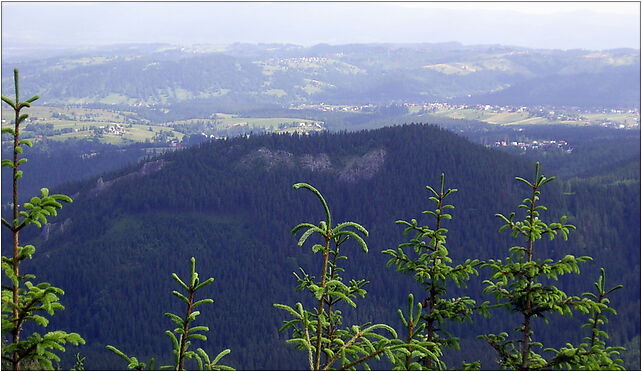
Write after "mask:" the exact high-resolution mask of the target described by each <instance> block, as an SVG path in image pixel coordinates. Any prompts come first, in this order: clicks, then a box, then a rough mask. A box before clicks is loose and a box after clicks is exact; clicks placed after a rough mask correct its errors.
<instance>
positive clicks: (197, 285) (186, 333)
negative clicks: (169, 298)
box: [107, 257, 234, 371]
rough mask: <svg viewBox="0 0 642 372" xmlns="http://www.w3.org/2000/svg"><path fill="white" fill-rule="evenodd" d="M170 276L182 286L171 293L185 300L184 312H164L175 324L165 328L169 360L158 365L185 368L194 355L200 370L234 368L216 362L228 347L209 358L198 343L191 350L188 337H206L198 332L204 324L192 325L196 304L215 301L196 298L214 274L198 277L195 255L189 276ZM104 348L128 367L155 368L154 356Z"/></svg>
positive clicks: (224, 354)
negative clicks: (144, 357) (169, 345)
mask: <svg viewBox="0 0 642 372" xmlns="http://www.w3.org/2000/svg"><path fill="white" fill-rule="evenodd" d="M172 278H174V280H175V281H176V282H177V283H178V284H179V285H180V287H181V288H182V289H183V290H184V293H181V292H179V291H172V294H173V295H174V296H176V297H177V298H179V299H180V300H181V301H182V302H184V303H185V315H184V316H183V317H181V316H179V315H176V314H173V313H165V316H167V317H168V318H170V319H171V321H172V322H174V324H175V325H176V328H174V330H172V331H170V330H167V331H165V334H166V335H167V336H168V337H169V339H170V340H171V341H172V346H173V349H172V355H173V356H172V364H169V365H165V366H161V367H160V369H161V370H175V371H183V370H186V368H187V364H186V362H187V361H188V360H190V359H193V360H195V361H196V367H197V368H198V370H199V371H233V370H234V368H232V367H229V366H226V365H222V364H218V363H219V361H220V360H221V359H222V358H223V357H224V356H226V355H227V354H229V353H230V349H225V350H223V351H221V352H220V353H218V355H216V357H214V359H212V358H210V356H209V355H208V354H207V352H205V350H203V349H202V348H200V347H199V348H198V349H196V351H193V350H190V346H191V340H201V341H207V337H206V336H205V335H204V334H202V333H201V332H207V331H209V328H208V327H206V326H194V325H193V324H192V322H194V321H195V320H196V317H197V316H199V315H200V314H201V312H200V311H198V310H196V308H197V307H199V306H201V305H204V304H211V303H213V302H214V300H212V299H211V298H204V299H201V300H197V299H196V292H197V291H198V290H199V289H201V288H203V287H205V286H206V285H208V284H211V283H212V282H213V281H214V278H209V279H207V280H204V281H201V280H200V279H199V277H198V273H197V272H196V259H194V257H192V258H191V260H190V274H189V277H188V280H182V279H181V278H179V277H178V275H176V274H175V273H172ZM107 349H108V350H110V351H112V352H114V353H115V354H116V355H118V356H120V357H121V358H123V359H124V360H125V361H126V362H127V368H129V369H131V370H139V371H142V370H150V371H153V370H155V360H154V359H153V358H152V359H151V360H150V361H149V362H147V363H145V362H141V361H139V360H138V358H136V357H134V356H128V355H127V354H125V353H123V352H122V351H120V350H118V349H117V348H115V347H114V346H111V345H107Z"/></svg>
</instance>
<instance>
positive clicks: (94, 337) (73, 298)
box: [2, 125, 640, 369]
mask: <svg viewBox="0 0 642 372" xmlns="http://www.w3.org/2000/svg"><path fill="white" fill-rule="evenodd" d="M638 141H639V136H638ZM635 150H636V149H635V146H632V151H633V156H632V157H626V156H624V157H622V158H621V159H618V161H619V162H620V163H619V166H617V167H613V166H610V164H609V163H606V164H603V165H602V166H601V167H600V168H599V169H593V170H589V171H587V172H585V174H571V173H572V172H570V171H568V172H565V173H566V174H569V175H571V176H574V177H576V178H566V179H561V180H559V181H556V182H554V183H552V184H550V185H547V189H546V190H545V191H544V192H543V195H542V200H543V202H544V203H545V204H546V205H547V206H548V207H549V210H550V211H551V213H552V214H553V215H562V214H566V215H568V216H569V221H570V223H573V224H575V225H576V226H577V232H574V233H572V234H571V236H570V239H569V241H568V242H563V241H561V240H560V241H557V240H555V241H552V242H550V243H547V242H544V243H543V244H542V245H541V246H540V247H539V249H540V250H541V252H542V254H543V255H546V256H551V257H554V258H561V257H563V256H564V255H566V254H573V255H576V256H582V255H590V256H592V257H594V259H595V261H594V262H591V263H588V264H586V265H584V266H583V268H582V275H581V276H580V277H567V278H565V280H562V281H561V282H560V283H559V285H560V286H561V287H563V288H564V289H565V290H567V291H568V292H571V293H581V292H584V291H589V290H591V284H592V282H593V281H595V279H596V278H597V275H598V273H599V268H600V267H605V268H606V271H607V273H612V275H611V279H610V280H611V283H621V284H624V286H625V287H624V290H622V291H620V292H618V293H617V294H614V296H613V298H612V306H613V307H614V308H616V309H617V310H618V312H619V315H618V318H617V320H616V321H612V322H610V323H609V324H608V326H607V329H608V330H609V333H610V335H611V342H612V343H613V344H616V345H625V346H626V345H636V342H637V345H638V346H637V348H638V349H639V334H640V328H639V324H640V298H639V293H640V266H639V263H640V249H639V247H640V174H639V168H638V170H637V172H636V171H635V167H634V166H635V164H636V163H635V162H636V161H637V162H638V163H637V164H639V147H637V158H636V157H635ZM550 160H551V163H550V164H551V165H550V166H547V164H546V162H544V169H543V172H544V174H545V175H547V176H552V175H555V174H554V172H553V171H552V168H555V169H556V170H560V171H561V170H563V169H564V162H565V161H568V158H563V157H562V158H559V159H558V158H550ZM553 164H555V166H553ZM603 167H608V168H609V171H608V172H604V171H602V169H604V168H603ZM532 169H533V162H531V160H530V159H524V158H520V157H517V156H514V155H510V154H507V153H505V152H500V151H498V150H493V149H487V148H485V147H484V146H481V145H477V144H473V143H471V142H469V141H468V140H466V139H465V138H463V137H460V136H457V135H454V134H452V133H451V132H448V131H446V130H444V129H440V128H437V127H435V126H427V125H405V126H399V127H389V128H382V129H378V130H372V131H362V132H356V133H334V134H331V133H319V134H312V135H308V136H300V135H262V136H249V137H248V136H244V137H239V138H232V139H227V140H217V141H213V142H207V143H203V144H201V145H198V146H196V147H194V148H190V149H187V150H184V151H176V152H173V153H167V154H165V155H163V156H161V157H158V158H155V159H151V160H149V161H147V162H145V163H140V164H138V165H135V166H130V167H128V168H124V169H121V170H119V171H116V172H112V173H109V174H106V175H103V176H102V177H101V178H100V179H97V178H93V179H90V180H86V181H83V182H79V183H74V184H68V185H64V186H61V187H57V188H56V189H55V191H56V192H64V193H67V194H69V195H71V196H72V197H73V198H74V203H73V204H71V205H70V206H68V207H66V208H65V209H64V211H63V212H62V213H61V214H60V215H59V216H58V217H57V219H56V223H54V224H51V225H50V228H48V229H46V230H47V234H40V231H37V232H36V231H35V230H28V229H26V230H25V234H26V235H29V234H31V235H32V236H31V237H30V240H33V241H34V242H36V243H37V244H38V246H39V249H40V252H41V253H40V256H39V257H38V258H36V259H34V260H33V262H29V263H25V266H27V267H28V270H29V271H33V272H35V273H36V274H37V275H38V276H39V277H41V278H46V279H47V280H48V281H50V282H52V283H55V284H56V285H57V286H60V287H61V288H64V289H65V292H66V293H65V296H64V297H63V300H62V302H63V303H64V305H65V306H66V308H67V310H66V311H64V312H63V313H60V314H58V315H57V316H56V318H54V319H53V320H52V327H57V328H63V329H66V328H69V329H73V330H74V331H75V332H78V333H79V334H81V335H82V336H83V337H84V338H85V340H86V341H87V345H86V346H84V347H82V348H80V349H79V350H80V351H81V352H82V353H83V354H84V355H85V356H87V362H86V366H87V367H88V368H91V369H118V368H122V361H121V360H119V359H118V357H116V356H115V355H113V354H112V353H110V352H109V351H107V350H106V349H105V345H107V344H112V345H119V347H120V348H121V350H127V351H128V352H130V353H132V354H137V355H139V356H141V357H147V356H153V355H160V354H163V353H161V350H166V349H167V345H166V344H167V343H168V341H167V339H165V338H163V337H159V335H162V331H163V330H164V329H167V328H169V327H170V326H169V322H168V320H167V318H166V317H164V316H163V313H164V312H167V311H172V312H176V311H177V308H176V303H175V302H174V301H173V299H172V297H173V296H171V295H170V294H169V289H170V288H171V287H172V279H171V277H170V273H172V272H176V273H178V274H179V276H184V275H185V273H186V269H187V268H186V267H185V262H187V260H188V259H189V257H192V256H194V257H196V258H197V259H198V262H199V272H200V273H201V274H202V275H203V276H206V277H209V276H212V277H214V278H215V279H216V281H215V282H214V284H212V285H211V286H208V288H207V290H206V291H208V293H206V294H205V296H207V297H211V298H214V300H215V303H214V305H213V306H211V307H210V309H208V311H207V312H204V313H203V314H202V315H201V318H200V319H201V321H202V322H203V323H205V324H207V325H209V326H210V328H211V332H210V333H209V336H208V338H209V340H208V341H207V345H208V348H209V349H217V350H220V349H223V348H231V349H232V353H231V354H230V355H229V356H227V357H226V364H229V365H232V366H234V367H236V368H238V369H304V368H305V358H301V355H299V353H298V352H297V351H296V350H294V347H292V346H289V345H286V344H285V343H284V342H283V341H284V339H285V335H283V334H279V333H278V332H277V330H278V328H279V327H280V326H281V322H282V320H283V315H282V314H281V313H280V312H279V311H277V310H276V309H274V308H273V307H272V304H273V303H294V302H295V301H297V299H298V297H299V296H298V294H297V293H296V292H294V291H293V290H292V272H293V271H295V270H297V267H299V266H301V267H303V268H304V269H306V271H308V270H309V272H310V273H313V275H318V273H316V272H315V271H314V270H315V269H314V268H313V266H312V262H311V257H310V255H309V254H308V253H307V252H305V251H304V250H302V249H301V248H299V247H297V245H296V240H295V238H293V237H292V236H291V235H290V230H291V229H292V227H294V226H295V225H296V224H298V223H300V222H302V221H307V220H312V221H318V220H320V219H322V217H323V215H322V213H321V212H322V211H321V210H320V209H319V207H318V205H317V204H316V202H315V201H314V200H312V199H309V198H302V197H299V196H298V195H296V193H294V192H293V191H292V189H291V185H292V184H293V183H295V182H307V183H310V184H312V185H315V187H317V188H318V189H319V190H321V191H322V192H323V194H324V196H325V198H326V199H327V200H328V202H329V203H330V205H331V208H332V211H333V216H335V217H336V218H338V219H339V220H342V221H356V222H358V223H360V224H362V225H363V226H365V227H366V228H367V229H368V230H369V231H370V236H369V237H368V238H367V241H368V246H369V247H370V252H369V253H367V254H366V253H363V252H361V250H360V249H358V247H357V246H356V245H348V246H347V247H346V251H348V252H349V253H348V255H349V256H350V260H349V261H348V264H347V268H346V275H345V276H346V277H349V278H355V279H360V278H366V279H367V280H369V281H370V284H369V285H368V297H367V298H366V299H365V300H363V301H362V302H361V303H360V306H359V307H358V308H357V309H356V310H351V309H345V313H344V315H345V316H346V318H347V319H349V322H351V323H364V322H385V323H387V324H390V325H393V326H395V327H398V328H399V329H400V328H401V324H400V322H399V321H398V318H397V316H396V314H395V311H396V309H397V308H399V307H403V306H405V305H404V304H406V303H407V296H408V293H410V292H414V293H415V296H416V297H417V298H422V294H421V289H419V288H417V287H416V285H415V284H414V281H413V280H412V279H411V278H409V277H408V276H404V275H400V274H399V273H397V272H395V271H394V270H393V269H392V268H386V266H385V263H386V261H387V257H386V256H385V255H383V254H381V251H382V250H384V249H389V248H396V247H397V245H398V244H400V243H402V242H403V241H404V239H405V238H404V237H403V236H402V229H401V228H400V227H399V226H397V225H395V224H394V221H395V220H399V219H410V218H418V219H420V220H421V218H422V217H420V216H421V211H423V210H426V209H427V207H428V203H429V201H428V199H427V197H428V195H427V193H426V190H425V188H424V186H426V185H436V184H437V183H438V182H439V175H440V173H441V172H444V173H445V174H446V177H447V179H448V184H449V186H451V187H456V188H457V189H459V192H457V193H456V194H455V195H454V196H453V197H452V200H450V203H451V204H454V205H455V207H456V208H455V209H454V210H453V211H452V215H453V219H452V220H451V221H448V223H447V228H448V229H449V230H450V231H449V243H448V246H449V250H450V255H451V257H453V258H454V260H455V261H456V262H459V261H463V260H464V259H466V258H477V259H489V258H498V257H504V255H505V252H506V250H507V249H508V247H510V246H511V245H513V241H512V240H511V239H510V238H509V237H508V236H507V234H503V235H500V234H498V233H497V229H498V228H499V226H500V225H501V224H500V221H498V219H497V218H495V217H494V216H493V215H494V214H495V213H504V214H507V213H509V212H510V211H513V210H515V209H516V205H517V204H518V203H519V202H520V201H521V200H522V199H523V197H524V195H525V194H524V190H523V189H522V188H520V187H519V185H518V184H517V183H515V182H514V177H515V176H522V177H529V176H530V175H531V173H532ZM583 169H590V168H589V167H585V168H583ZM314 216H316V217H314ZM315 218H316V220H315ZM3 239H4V237H3ZM27 239H29V238H27ZM4 243H5V241H4V240H3V244H2V246H3V250H4V249H5V247H6V246H7V244H4ZM350 244H352V243H350ZM485 275H487V273H486V272H484V270H482V273H481V276H480V278H475V279H473V280H472V282H471V283H470V286H469V288H467V289H461V290H458V291H456V293H463V294H465V295H468V296H471V297H473V298H475V299H478V300H482V299H484V298H483V297H482V296H481V289H482V284H481V281H482V280H483V279H484V277H485ZM569 278H570V279H569ZM507 318H508V317H505V316H501V315H500V314H499V313H495V314H493V316H492V317H491V318H490V319H483V318H480V319H475V322H474V323H473V324H472V325H471V324H465V325H463V326H457V327H453V328H452V331H453V332H454V333H455V334H456V335H457V336H459V337H461V339H462V349H463V350H462V352H461V353H460V354H461V355H462V356H461V358H460V356H459V355H452V354H450V355H449V356H448V357H447V358H450V359H453V360H458V359H466V360H468V361H472V360H477V359H479V360H481V361H482V368H484V369H497V368H498V366H497V365H496V364H495V362H494V358H493V357H492V355H491V352H492V349H491V348H490V347H489V346H488V345H487V344H486V343H485V342H484V341H482V340H479V339H477V338H476V336H477V335H479V334H482V333H488V332H497V331H498V330H503V329H507V328H508V326H509V324H508V323H507V322H506V319H507ZM550 320H551V324H550V325H548V326H547V327H546V328H544V326H545V325H544V324H543V322H541V321H540V322H538V323H536V325H535V326H536V327H538V337H540V339H542V340H544V341H545V342H547V343H551V344H553V345H555V346H556V347H559V346H561V345H562V343H563V342H566V341H570V342H577V341H579V340H581V338H582V337H583V336H584V335H583V334H580V333H579V331H578V330H579V325H580V324H582V323H584V320H585V319H584V318H583V316H581V315H578V316H576V318H574V319H572V320H570V321H569V320H568V319H562V318H561V317H560V318H552V319H550ZM567 335H570V336H569V337H566V336H567ZM562 336H564V337H562ZM68 354H71V353H68ZM625 363H626V365H627V366H628V367H629V368H639V363H640V362H639V354H637V355H634V353H628V354H625Z"/></svg>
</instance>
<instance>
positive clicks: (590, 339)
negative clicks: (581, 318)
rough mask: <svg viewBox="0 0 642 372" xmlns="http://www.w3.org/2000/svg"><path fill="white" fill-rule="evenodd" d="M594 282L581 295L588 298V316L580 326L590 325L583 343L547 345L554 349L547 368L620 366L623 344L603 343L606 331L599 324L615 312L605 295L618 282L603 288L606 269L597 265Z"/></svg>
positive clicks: (610, 291) (570, 368)
mask: <svg viewBox="0 0 642 372" xmlns="http://www.w3.org/2000/svg"><path fill="white" fill-rule="evenodd" d="M593 284H594V285H595V289H596V291H595V293H591V292H586V293H583V294H582V296H585V297H587V298H588V301H587V303H588V304H589V305H590V306H589V308H590V312H589V318H588V321H587V323H585V324H584V325H583V326H582V327H583V328H588V329H590V336H587V337H585V338H584V341H586V342H585V343H582V344H580V345H579V346H578V347H574V346H573V345H572V344H570V343H568V344H566V345H565V346H564V347H563V348H560V350H555V349H553V348H550V349H547V350H546V351H551V352H553V353H555V357H554V358H552V359H551V361H549V362H548V364H547V366H546V367H548V368H560V369H561V368H565V369H569V370H586V371H591V370H608V371H614V370H624V369H625V368H624V367H623V366H622V364H623V361H622V359H619V358H618V356H619V355H620V352H621V351H624V350H625V348H623V347H620V346H607V345H606V339H607V338H609V335H608V333H607V332H605V331H604V330H601V329H600V326H602V325H604V324H606V322H607V321H608V319H607V317H606V314H607V313H611V314H613V315H616V314H617V311H615V309H613V308H612V307H610V306H609V303H610V301H609V299H608V295H609V294H610V293H612V292H614V291H616V290H618V289H621V288H622V287H623V286H622V285H616V286H615V287H613V288H611V289H606V288H607V287H606V273H605V271H604V268H601V269H600V276H599V278H598V280H597V282H595V283H593Z"/></svg>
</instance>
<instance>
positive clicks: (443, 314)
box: [383, 173, 487, 369]
mask: <svg viewBox="0 0 642 372" xmlns="http://www.w3.org/2000/svg"><path fill="white" fill-rule="evenodd" d="M444 187H445V175H444V174H443V173H442V174H441V185H440V188H439V192H437V191H435V189H434V188H432V187H431V186H426V189H428V191H430V193H431V194H432V195H431V196H430V197H429V199H430V200H431V201H432V202H434V203H435V204H436V205H435V210H427V211H423V214H426V215H429V216H432V217H434V220H435V222H434V228H431V227H430V226H428V225H424V226H421V225H419V223H418V222H417V220H416V219H414V218H413V219H411V220H410V221H404V220H398V221H396V223H397V224H400V225H404V226H405V227H406V228H405V229H404V235H408V234H414V237H413V238H412V239H410V241H409V242H407V243H403V244H400V245H399V247H398V248H397V249H396V250H395V249H387V250H384V251H383V253H385V254H387V255H390V256H392V258H390V259H389V260H388V263H387V265H388V266H392V265H394V266H395V268H396V270H397V271H399V272H401V273H405V274H410V275H412V276H413V277H414V279H415V280H416V281H417V283H418V284H419V285H420V286H421V287H422V288H423V289H425V291H426V295H427V297H426V298H425V299H424V300H423V302H422V305H423V310H424V311H425V313H423V314H422V306H419V308H418V313H419V314H422V315H421V319H422V320H424V321H425V324H424V325H425V327H424V328H425V337H426V340H427V341H429V342H434V343H436V344H437V345H438V346H439V349H440V350H441V349H443V348H447V347H454V348H456V349H459V340H458V338H456V337H454V336H452V335H451V334H450V333H448V332H447V331H446V330H445V329H444V328H443V323H444V322H446V321H457V322H464V321H472V315H473V313H474V312H475V311H476V310H483V311H484V313H485V314H486V315H487V309H486V305H487V304H486V303H484V304H482V306H480V307H476V306H475V305H476V303H475V300H473V299H471V298H470V297H468V296H462V297H454V298H445V297H446V294H447V284H448V282H453V283H455V284H456V285H457V286H459V287H462V286H465V285H466V282H467V281H468V280H469V279H470V277H471V276H472V275H479V273H478V271H477V269H476V268H477V267H478V266H479V265H480V264H481V262H480V261H479V260H477V259H473V260H471V259H466V261H464V263H462V264H459V265H456V266H454V265H451V264H452V262H453V260H452V259H451V258H450V257H449V255H448V249H447V248H446V234H447V233H448V229H446V228H445V227H443V222H445V221H447V220H451V219H452V215H451V214H449V213H447V212H448V210H450V209H454V208H455V207H454V206H453V205H452V204H446V203H445V202H444V201H445V199H446V198H447V197H448V196H449V195H451V194H453V193H455V192H457V189H448V190H445V189H444ZM407 251H409V252H407ZM413 252H414V253H413ZM410 309H411V310H409V312H410V313H412V307H411V308H410ZM410 318H411V319H412V316H411V317H410ZM405 324H406V322H405V321H404V325H405ZM409 327H410V326H409ZM415 332H419V330H418V329H416V330H415ZM408 362H410V360H409V361H408ZM422 362H423V364H422V367H424V368H427V369H443V368H444V367H445V365H444V363H443V362H442V361H439V362H438V364H436V365H433V362H432V361H431V360H430V359H424V360H423V361H422ZM463 367H464V368H472V367H473V364H465V365H464V366H463ZM406 368H410V364H409V363H408V364H407V365H406Z"/></svg>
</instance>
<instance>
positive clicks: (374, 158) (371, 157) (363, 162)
mask: <svg viewBox="0 0 642 372" xmlns="http://www.w3.org/2000/svg"><path fill="white" fill-rule="evenodd" d="M385 160H386V150H384V149H377V150H372V151H370V152H368V153H366V154H364V155H363V156H360V157H357V158H352V159H350V160H348V162H347V163H346V165H345V167H344V168H343V169H341V170H340V171H339V179H341V180H343V181H346V182H349V183H354V182H357V181H359V180H369V179H371V178H372V177H374V175H375V174H377V172H378V171H379V169H381V167H382V166H383V163H384V162H385Z"/></svg>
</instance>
